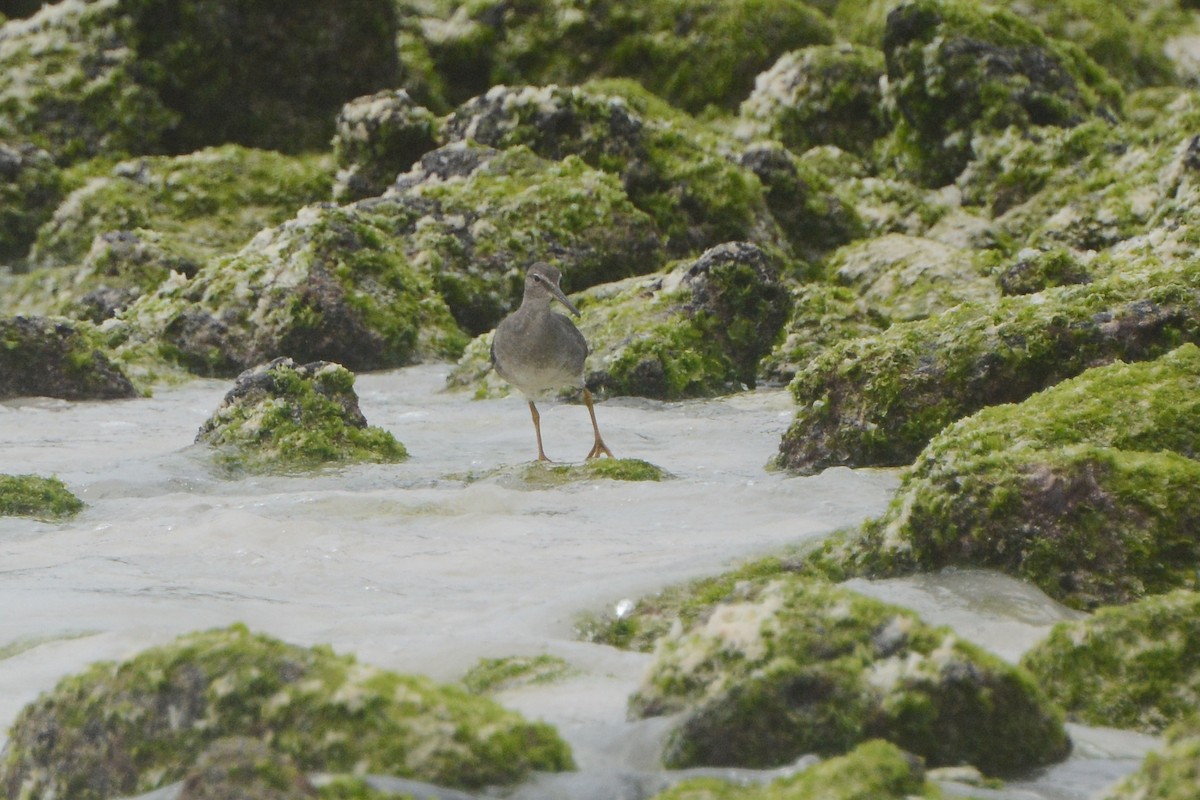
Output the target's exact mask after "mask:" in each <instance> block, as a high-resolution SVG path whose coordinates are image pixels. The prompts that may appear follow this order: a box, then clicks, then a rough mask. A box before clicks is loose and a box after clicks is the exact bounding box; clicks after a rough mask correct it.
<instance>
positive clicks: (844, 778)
mask: <svg viewBox="0 0 1200 800" xmlns="http://www.w3.org/2000/svg"><path fill="white" fill-rule="evenodd" d="M809 797H811V798H818V797H819V798H821V800H914V798H927V800H937V798H940V797H942V793H941V791H939V790H938V788H937V787H936V786H935V785H934V784H933V783H931V782H930V781H928V780H926V779H925V767H924V766H923V765H922V764H921V761H920V759H918V758H916V757H914V756H912V755H909V754H908V753H905V752H904V751H903V750H901V749H900V748H898V747H896V746H895V745H893V744H891V743H889V742H884V741H880V740H875V741H870V742H866V743H865V744H860V745H859V746H858V747H856V748H854V749H853V750H851V751H850V752H849V753H847V754H846V755H844V756H835V757H834V758H830V759H828V760H826V761H822V762H821V763H819V764H816V765H814V766H811V767H809V768H807V769H804V770H802V771H800V772H798V773H796V774H795V775H792V776H790V777H787V778H780V779H778V780H775V781H772V782H771V783H768V784H765V785H754V784H751V785H749V786H747V785H743V784H739V783H731V782H729V781H723V780H721V779H719V778H691V779H689V780H685V781H683V782H681V783H678V784H676V785H675V786H673V787H671V788H670V789H668V790H667V791H665V792H663V793H662V794H658V795H655V796H654V800H788V798H809Z"/></svg>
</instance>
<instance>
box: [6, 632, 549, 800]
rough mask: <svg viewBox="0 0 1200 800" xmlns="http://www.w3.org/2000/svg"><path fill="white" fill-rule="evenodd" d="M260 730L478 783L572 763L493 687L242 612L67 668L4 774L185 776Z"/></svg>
mask: <svg viewBox="0 0 1200 800" xmlns="http://www.w3.org/2000/svg"><path fill="white" fill-rule="evenodd" d="M264 731H269V732H270V734H271V745H272V749H273V750H274V751H276V753H277V754H279V756H280V757H286V758H288V759H290V760H292V761H293V762H294V764H295V765H296V767H297V768H299V769H300V770H303V771H304V772H352V771H353V772H371V773H378V774H391V775H396V776H399V777H410V778H416V779H418V780H423V781H429V782H432V783H438V784H441V785H446V786H458V787H479V786H484V785H501V784H512V783H514V782H517V781H520V780H522V779H523V778H525V777H526V776H527V775H528V773H529V771H530V770H534V769H537V770H544V771H560V770H563V769H570V768H571V766H572V764H571V755H570V751H569V749H568V748H567V745H566V744H565V743H564V742H563V741H562V740H561V739H559V738H558V736H557V735H556V734H555V733H554V731H553V729H552V728H550V727H549V726H547V725H545V724H542V723H529V722H526V721H525V720H524V719H522V718H521V717H520V716H518V715H517V714H515V713H514V712H511V711H507V710H505V709H503V708H501V707H500V706H498V705H497V704H495V703H493V702H492V701H490V700H487V699H485V698H481V697H477V696H474V695H471V694H469V693H467V692H466V691H465V690H463V689H461V688H457V687H454V686H442V685H438V684H436V683H434V682H433V681H430V680H429V679H427V678H423V677H420V676H413V675H400V674H397V673H394V672H388V671H386V670H382V669H377V668H375V667H370V666H368V665H365V664H359V663H357V662H356V661H355V660H354V659H353V658H352V657H349V656H339V655H335V654H334V653H333V652H332V651H331V650H330V649H329V648H327V647H315V648H311V649H309V648H302V647H297V646H294V645H289V644H285V643H284V642H281V641H278V640H276V639H272V638H270V637H267V636H263V635H256V634H252V633H250V632H249V631H248V630H246V628H244V627H242V626H240V625H235V626H233V627H230V628H226V629H223V630H213V631H207V632H203V633H193V634H189V635H186V636H183V637H180V638H179V639H177V640H175V641H174V642H172V643H170V644H167V645H164V646H162V647H156V648H153V649H150V650H146V651H143V652H142V653H140V654H138V655H137V656H135V657H134V658H132V659H131V660H129V661H126V662H123V663H121V664H112V663H100V664H95V665H93V666H92V667H90V668H88V669H87V670H86V671H84V672H82V673H80V674H77V675H72V676H69V677H67V678H65V679H63V680H62V681H61V682H60V683H59V684H58V686H57V687H56V688H55V689H54V690H52V691H51V692H48V693H46V694H45V695H43V696H42V697H41V698H39V699H38V700H36V701H34V702H33V703H31V704H29V705H28V706H26V707H25V708H24V709H23V710H22V711H21V713H20V715H19V716H18V719H17V721H16V722H15V724H14V725H13V728H12V731H11V733H10V735H9V741H8V746H7V748H6V752H5V757H4V760H3V764H2V765H0V787H2V788H3V790H4V791H5V792H6V793H7V794H8V795H10V796H17V795H18V794H19V793H20V792H21V791H25V792H29V793H31V795H32V796H43V797H45V796H50V795H51V794H54V795H56V796H67V795H69V796H70V797H71V798H73V800H107V798H110V797H115V796H124V795H132V794H136V793H139V792H144V791H149V790H150V789H153V788H156V787H159V786H164V785H166V784H169V783H171V782H173V781H176V780H179V779H181V778H183V777H184V776H185V775H186V774H187V772H188V771H189V769H190V765H192V764H194V763H195V762H196V760H197V759H198V758H199V757H200V756H201V754H202V753H203V752H204V751H205V750H207V749H208V748H209V747H210V746H211V745H212V743H213V742H215V741H218V740H220V739H223V738H226V737H230V736H237V737H250V738H259V737H261V736H262V733H263V732H264ZM251 752H253V751H251Z"/></svg>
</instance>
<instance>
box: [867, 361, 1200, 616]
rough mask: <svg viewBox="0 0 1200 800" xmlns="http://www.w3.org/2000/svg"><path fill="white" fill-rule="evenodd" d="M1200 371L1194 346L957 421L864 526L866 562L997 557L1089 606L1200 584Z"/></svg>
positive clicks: (874, 568)
mask: <svg viewBox="0 0 1200 800" xmlns="http://www.w3.org/2000/svg"><path fill="white" fill-rule="evenodd" d="M1197 375H1200V348H1197V347H1196V346H1195V345H1192V344H1187V345H1183V346H1182V347H1179V348H1178V349H1176V350H1174V351H1172V352H1170V353H1168V354H1166V355H1164V356H1161V357H1160V358H1158V359H1156V360H1153V361H1148V362H1140V363H1134V364H1125V363H1120V362H1118V363H1115V364H1112V365H1110V366H1107V367H1098V368H1095V369H1091V370H1088V371H1086V372H1084V373H1083V374H1082V375H1080V376H1079V377H1077V378H1073V379H1071V380H1067V381H1063V382H1062V383H1059V384H1057V385H1056V386H1054V387H1052V388H1050V389H1048V390H1046V391H1044V392H1041V393H1039V394H1036V395H1033V396H1031V397H1030V398H1028V399H1027V400H1025V401H1024V402H1021V403H1019V404H1012V405H998V406H992V407H989V408H986V409H983V410H982V411H979V412H978V413H976V414H975V415H973V416H971V417H968V418H966V419H963V420H962V421H960V422H958V423H956V424H954V425H952V426H951V427H949V428H947V429H946V430H945V431H944V432H942V433H941V434H939V435H938V436H937V437H935V438H934V439H933V441H931V442H930V444H929V446H928V447H926V448H925V450H924V451H923V452H922V453H921V455H920V457H919V458H918V459H917V461H916V462H915V463H914V464H913V466H912V467H911V468H910V469H909V470H908V471H907V472H906V473H905V475H904V481H903V483H902V485H901V488H900V490H899V491H898V493H897V495H896V497H895V498H894V499H893V501H892V503H891V505H890V506H889V508H888V511H887V513H886V514H885V515H884V516H883V517H882V518H880V519H879V520H876V521H872V522H869V523H868V524H867V525H865V526H864V540H863V542H862V543H861V545H860V552H859V554H858V555H857V558H858V560H859V567H860V568H863V569H865V570H866V571H867V572H869V573H875V574H889V573H895V572H903V571H906V570H910V569H914V568H920V569H927V570H935V569H939V568H941V567H944V566H947V565H950V564H970V565H973V566H985V567H991V568H995V569H999V570H1003V571H1005V572H1008V573H1010V574H1014V575H1018V576H1021V577H1023V578H1025V579H1027V580H1029V581H1031V582H1032V583H1034V584H1035V585H1037V586H1038V587H1039V588H1041V589H1042V590H1043V591H1045V592H1046V593H1047V594H1049V595H1050V596H1051V597H1054V598H1057V599H1059V600H1061V601H1062V602H1064V603H1067V604H1068V605H1072V606H1076V607H1092V606H1095V605H1097V604H1104V603H1124V602H1129V601H1131V600H1135V599H1137V598H1140V597H1143V596H1145V595H1148V594H1158V593H1163V592H1166V591H1170V590H1172V589H1175V588H1179V587H1193V588H1194V586H1195V585H1196V565H1197V564H1198V563H1200V543H1197V541H1196V537H1195V535H1194V530H1195V526H1196V522H1197V519H1196V513H1197V512H1196V509H1197V508H1200V496H1198V495H1197V491H1198V490H1197V487H1200V462H1198V461H1197V460H1196V456H1197V453H1200V446H1198V442H1200V428H1198V427H1197V424H1198V423H1197V420H1200V413H1198V411H1197V407H1196V403H1197V399H1196V398H1197V397H1198V396H1200V395H1198V394H1197V391H1196V390H1197V377H1196V376H1197Z"/></svg>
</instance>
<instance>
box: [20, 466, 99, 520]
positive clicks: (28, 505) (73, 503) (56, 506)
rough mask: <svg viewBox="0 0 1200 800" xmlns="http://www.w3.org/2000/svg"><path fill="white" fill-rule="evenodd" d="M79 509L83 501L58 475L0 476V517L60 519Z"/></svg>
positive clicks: (71, 514) (75, 512)
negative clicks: (50, 476)
mask: <svg viewBox="0 0 1200 800" xmlns="http://www.w3.org/2000/svg"><path fill="white" fill-rule="evenodd" d="M82 509H83V501H82V500H80V499H79V498H78V497H76V496H75V495H74V494H72V493H71V490H70V489H68V488H67V486H66V484H64V483H63V482H62V481H60V480H59V479H58V478H43V477H41V476H39V475H0V517H35V518H37V519H63V518H64V517H70V516H73V515H74V514H77V513H78V512H79V511H81V510H82Z"/></svg>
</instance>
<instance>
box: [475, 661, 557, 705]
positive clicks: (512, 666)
mask: <svg viewBox="0 0 1200 800" xmlns="http://www.w3.org/2000/svg"><path fill="white" fill-rule="evenodd" d="M571 671H572V667H571V665H570V664H568V663H567V662H566V661H565V660H563V659H561V658H559V657H558V656H551V655H546V654H542V655H540V656H510V657H509V658H482V659H480V660H479V663H478V664H476V665H475V666H473V667H471V669H469V670H467V674H466V675H464V676H463V679H462V683H463V686H465V687H467V691H469V692H471V693H472V694H482V695H487V694H495V693H496V692H502V691H505V690H508V689H512V688H515V687H518V686H527V685H529V684H538V683H553V682H555V681H558V680H562V679H563V678H564V677H566V676H567V675H569V674H570V673H571Z"/></svg>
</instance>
